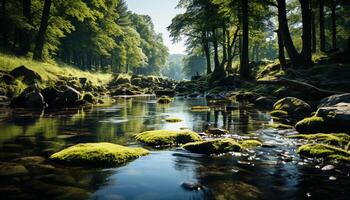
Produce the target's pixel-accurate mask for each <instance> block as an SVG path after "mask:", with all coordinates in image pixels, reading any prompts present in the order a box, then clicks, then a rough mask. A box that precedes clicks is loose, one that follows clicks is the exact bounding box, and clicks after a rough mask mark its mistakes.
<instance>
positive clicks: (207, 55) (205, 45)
mask: <svg viewBox="0 0 350 200" xmlns="http://www.w3.org/2000/svg"><path fill="white" fill-rule="evenodd" d="M202 39H203V42H202V43H203V50H204V54H205V58H206V60H207V74H211V73H212V70H211V59H210V43H209V42H208V37H207V32H206V31H204V32H203V34H202Z"/></svg>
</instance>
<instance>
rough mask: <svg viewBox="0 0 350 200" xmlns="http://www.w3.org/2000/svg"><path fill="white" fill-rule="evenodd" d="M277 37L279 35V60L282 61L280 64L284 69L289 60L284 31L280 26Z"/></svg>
mask: <svg viewBox="0 0 350 200" xmlns="http://www.w3.org/2000/svg"><path fill="white" fill-rule="evenodd" d="M277 37H278V60H279V61H280V65H281V67H282V69H286V68H287V62H286V56H285V55H284V44H283V39H282V31H281V29H280V28H279V29H278V30H277Z"/></svg>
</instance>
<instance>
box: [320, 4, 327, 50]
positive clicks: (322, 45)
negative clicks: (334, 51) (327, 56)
mask: <svg viewBox="0 0 350 200" xmlns="http://www.w3.org/2000/svg"><path fill="white" fill-rule="evenodd" d="M324 21H325V20H324V0H320V1H319V23H320V25H319V26H320V50H321V51H322V52H325V51H326V35H325V28H324Z"/></svg>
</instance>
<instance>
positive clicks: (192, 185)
mask: <svg viewBox="0 0 350 200" xmlns="http://www.w3.org/2000/svg"><path fill="white" fill-rule="evenodd" d="M181 186H182V187H183V188H184V189H186V190H200V189H201V188H202V185H201V184H200V183H196V182H193V181H184V182H183V183H181Z"/></svg>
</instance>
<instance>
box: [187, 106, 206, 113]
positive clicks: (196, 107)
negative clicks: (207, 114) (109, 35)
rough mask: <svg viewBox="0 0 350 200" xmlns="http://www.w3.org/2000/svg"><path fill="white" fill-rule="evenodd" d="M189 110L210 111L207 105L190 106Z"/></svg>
mask: <svg viewBox="0 0 350 200" xmlns="http://www.w3.org/2000/svg"><path fill="white" fill-rule="evenodd" d="M191 110H192V111H194V112H203V111H210V107H209V106H192V108H191Z"/></svg>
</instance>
